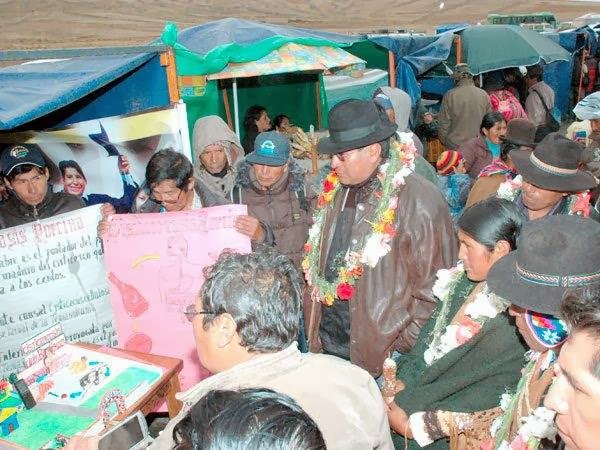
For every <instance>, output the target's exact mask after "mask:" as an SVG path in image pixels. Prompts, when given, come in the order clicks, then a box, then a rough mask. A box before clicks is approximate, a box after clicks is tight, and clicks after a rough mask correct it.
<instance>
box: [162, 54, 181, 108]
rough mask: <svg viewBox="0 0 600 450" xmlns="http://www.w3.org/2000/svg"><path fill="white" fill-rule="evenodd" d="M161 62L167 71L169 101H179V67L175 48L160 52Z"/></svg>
mask: <svg viewBox="0 0 600 450" xmlns="http://www.w3.org/2000/svg"><path fill="white" fill-rule="evenodd" d="M160 64H161V65H162V66H163V67H165V72H166V73H167V87H168V89H169V101H170V102H171V103H177V102H178V101H179V87H178V85H177V68H176V67H175V56H174V54H173V49H171V48H169V49H168V50H167V51H166V52H164V53H161V54H160Z"/></svg>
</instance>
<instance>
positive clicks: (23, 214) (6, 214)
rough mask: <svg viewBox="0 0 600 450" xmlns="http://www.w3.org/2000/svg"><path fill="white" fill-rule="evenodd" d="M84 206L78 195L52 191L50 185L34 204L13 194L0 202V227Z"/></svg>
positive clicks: (39, 218)
mask: <svg viewBox="0 0 600 450" xmlns="http://www.w3.org/2000/svg"><path fill="white" fill-rule="evenodd" d="M84 206H85V205H84V203H83V200H81V199H80V198H79V197H77V196H75V195H71V194H67V193H65V192H52V189H51V187H50V186H48V192H46V196H45V197H44V200H43V201H42V202H41V203H40V204H39V205H36V206H31V205H28V204H26V203H24V202H22V201H21V199H20V198H19V197H17V196H16V195H15V194H13V195H11V196H10V198H9V199H8V200H7V201H5V202H2V203H0V229H4V228H10V227H16V226H17V225H24V224H26V223H30V222H34V221H36V220H41V219H48V218H50V217H53V216H56V215H58V214H62V213H66V212H70V211H75V210H76V209H80V208H83V207H84Z"/></svg>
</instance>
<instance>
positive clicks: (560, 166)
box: [510, 133, 596, 192]
mask: <svg viewBox="0 0 600 450" xmlns="http://www.w3.org/2000/svg"><path fill="white" fill-rule="evenodd" d="M580 156H581V147H580V146H579V145H578V144H577V143H575V142H574V141H572V140H570V139H567V138H566V137H564V136H563V135H561V134H558V133H550V134H549V135H548V136H546V137H545V138H544V139H542V141H541V142H540V143H539V144H538V145H537V146H536V147H535V150H534V151H533V152H530V151H528V150H513V151H512V152H510V158H511V160H512V162H513V164H514V165H515V166H516V167H517V170H518V171H519V173H520V174H521V175H522V176H523V179H524V180H525V181H527V182H528V183H531V184H533V185H535V186H537V187H539V188H542V189H547V190H549V191H557V192H579V191H585V190H586V189H592V188H593V187H595V186H596V179H595V178H594V177H593V176H592V175H591V174H589V173H587V172H584V171H583V170H578V169H577V167H578V165H579V158H580Z"/></svg>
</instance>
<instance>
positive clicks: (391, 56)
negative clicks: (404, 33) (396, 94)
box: [388, 50, 396, 88]
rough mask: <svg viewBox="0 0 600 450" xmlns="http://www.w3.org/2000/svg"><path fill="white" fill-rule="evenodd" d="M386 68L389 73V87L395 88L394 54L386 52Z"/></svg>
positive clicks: (389, 51)
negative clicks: (387, 67)
mask: <svg viewBox="0 0 600 450" xmlns="http://www.w3.org/2000/svg"><path fill="white" fill-rule="evenodd" d="M388 66H389V73H390V87H393V88H395V87H396V57H395V56H394V52H393V51H391V50H388Z"/></svg>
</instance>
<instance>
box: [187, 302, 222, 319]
mask: <svg viewBox="0 0 600 450" xmlns="http://www.w3.org/2000/svg"><path fill="white" fill-rule="evenodd" d="M183 314H184V315H185V317H186V319H187V320H188V321H190V322H193V321H194V317H196V316H198V315H200V314H216V312H214V311H196V307H195V306H194V305H188V306H187V307H186V308H185V311H184V312H183Z"/></svg>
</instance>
